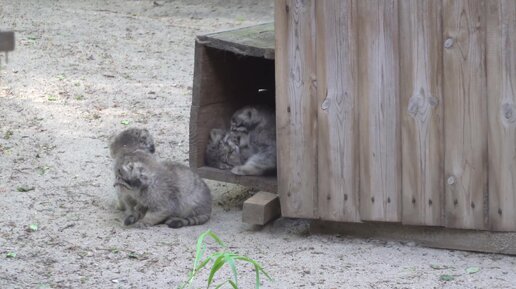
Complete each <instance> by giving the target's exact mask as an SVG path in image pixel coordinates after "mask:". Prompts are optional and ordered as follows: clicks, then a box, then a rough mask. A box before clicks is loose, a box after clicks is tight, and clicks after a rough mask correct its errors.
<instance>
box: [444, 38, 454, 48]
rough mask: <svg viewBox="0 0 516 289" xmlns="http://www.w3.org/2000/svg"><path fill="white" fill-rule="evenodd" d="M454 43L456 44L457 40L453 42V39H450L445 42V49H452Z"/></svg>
mask: <svg viewBox="0 0 516 289" xmlns="http://www.w3.org/2000/svg"><path fill="white" fill-rule="evenodd" d="M454 43H455V40H453V38H451V37H448V38H447V39H446V40H445V41H444V48H446V49H449V48H452V47H453V44H454Z"/></svg>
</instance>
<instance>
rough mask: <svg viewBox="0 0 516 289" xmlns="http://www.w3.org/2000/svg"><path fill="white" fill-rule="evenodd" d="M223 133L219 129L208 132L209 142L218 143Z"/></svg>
mask: <svg viewBox="0 0 516 289" xmlns="http://www.w3.org/2000/svg"><path fill="white" fill-rule="evenodd" d="M224 133H225V131H224V130H223V129H220V128H214V129H212V130H211V131H210V140H211V141H212V142H218V141H220V140H221V139H222V137H223V136H224Z"/></svg>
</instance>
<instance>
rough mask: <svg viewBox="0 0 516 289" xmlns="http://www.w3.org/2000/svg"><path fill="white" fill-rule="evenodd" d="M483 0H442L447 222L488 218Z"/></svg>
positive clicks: (480, 223)
mask: <svg viewBox="0 0 516 289" xmlns="http://www.w3.org/2000/svg"><path fill="white" fill-rule="evenodd" d="M486 8H487V7H486V5H485V1H469V0H444V1H443V9H444V14H443V29H444V39H443V40H444V43H443V45H444V56H443V63H444V67H443V68H444V74H443V78H444V81H443V84H444V89H443V97H444V107H445V109H444V112H445V114H444V119H445V121H446V124H445V126H444V131H445V137H444V139H445V177H446V185H445V187H446V198H445V199H446V226H447V227H451V228H467V229H484V228H486V223H487V222H486V221H487V206H488V203H487V94H486V65H485V60H486V37H485V35H486V17H485V13H484V12H485V10H486Z"/></svg>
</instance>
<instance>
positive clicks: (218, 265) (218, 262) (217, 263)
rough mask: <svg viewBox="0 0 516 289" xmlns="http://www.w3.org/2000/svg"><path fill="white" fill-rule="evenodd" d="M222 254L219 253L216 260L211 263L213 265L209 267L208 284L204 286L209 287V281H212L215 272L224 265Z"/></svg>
mask: <svg viewBox="0 0 516 289" xmlns="http://www.w3.org/2000/svg"><path fill="white" fill-rule="evenodd" d="M224 264H225V262H224V255H220V256H219V257H218V258H217V259H216V260H215V263H213V266H212V267H211V271H210V276H209V277H208V286H207V287H206V288H210V285H211V283H212V282H213V277H214V276H215V273H217V271H219V270H220V268H222V266H224Z"/></svg>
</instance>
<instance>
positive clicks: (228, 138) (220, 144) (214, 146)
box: [204, 128, 246, 170]
mask: <svg viewBox="0 0 516 289" xmlns="http://www.w3.org/2000/svg"><path fill="white" fill-rule="evenodd" d="M204 158H205V161H206V164H207V165H208V166H210V167H215V168H218V169H221V170H229V169H232V168H233V167H234V166H238V165H241V164H243V163H244V162H245V161H246V159H244V158H243V157H242V155H241V154H240V148H239V146H238V140H235V139H234V138H233V137H232V135H231V134H230V132H227V131H225V130H223V129H219V128H214V129H212V130H211V131H210V139H209V140H208V145H207V146H206V153H205V157H204Z"/></svg>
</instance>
